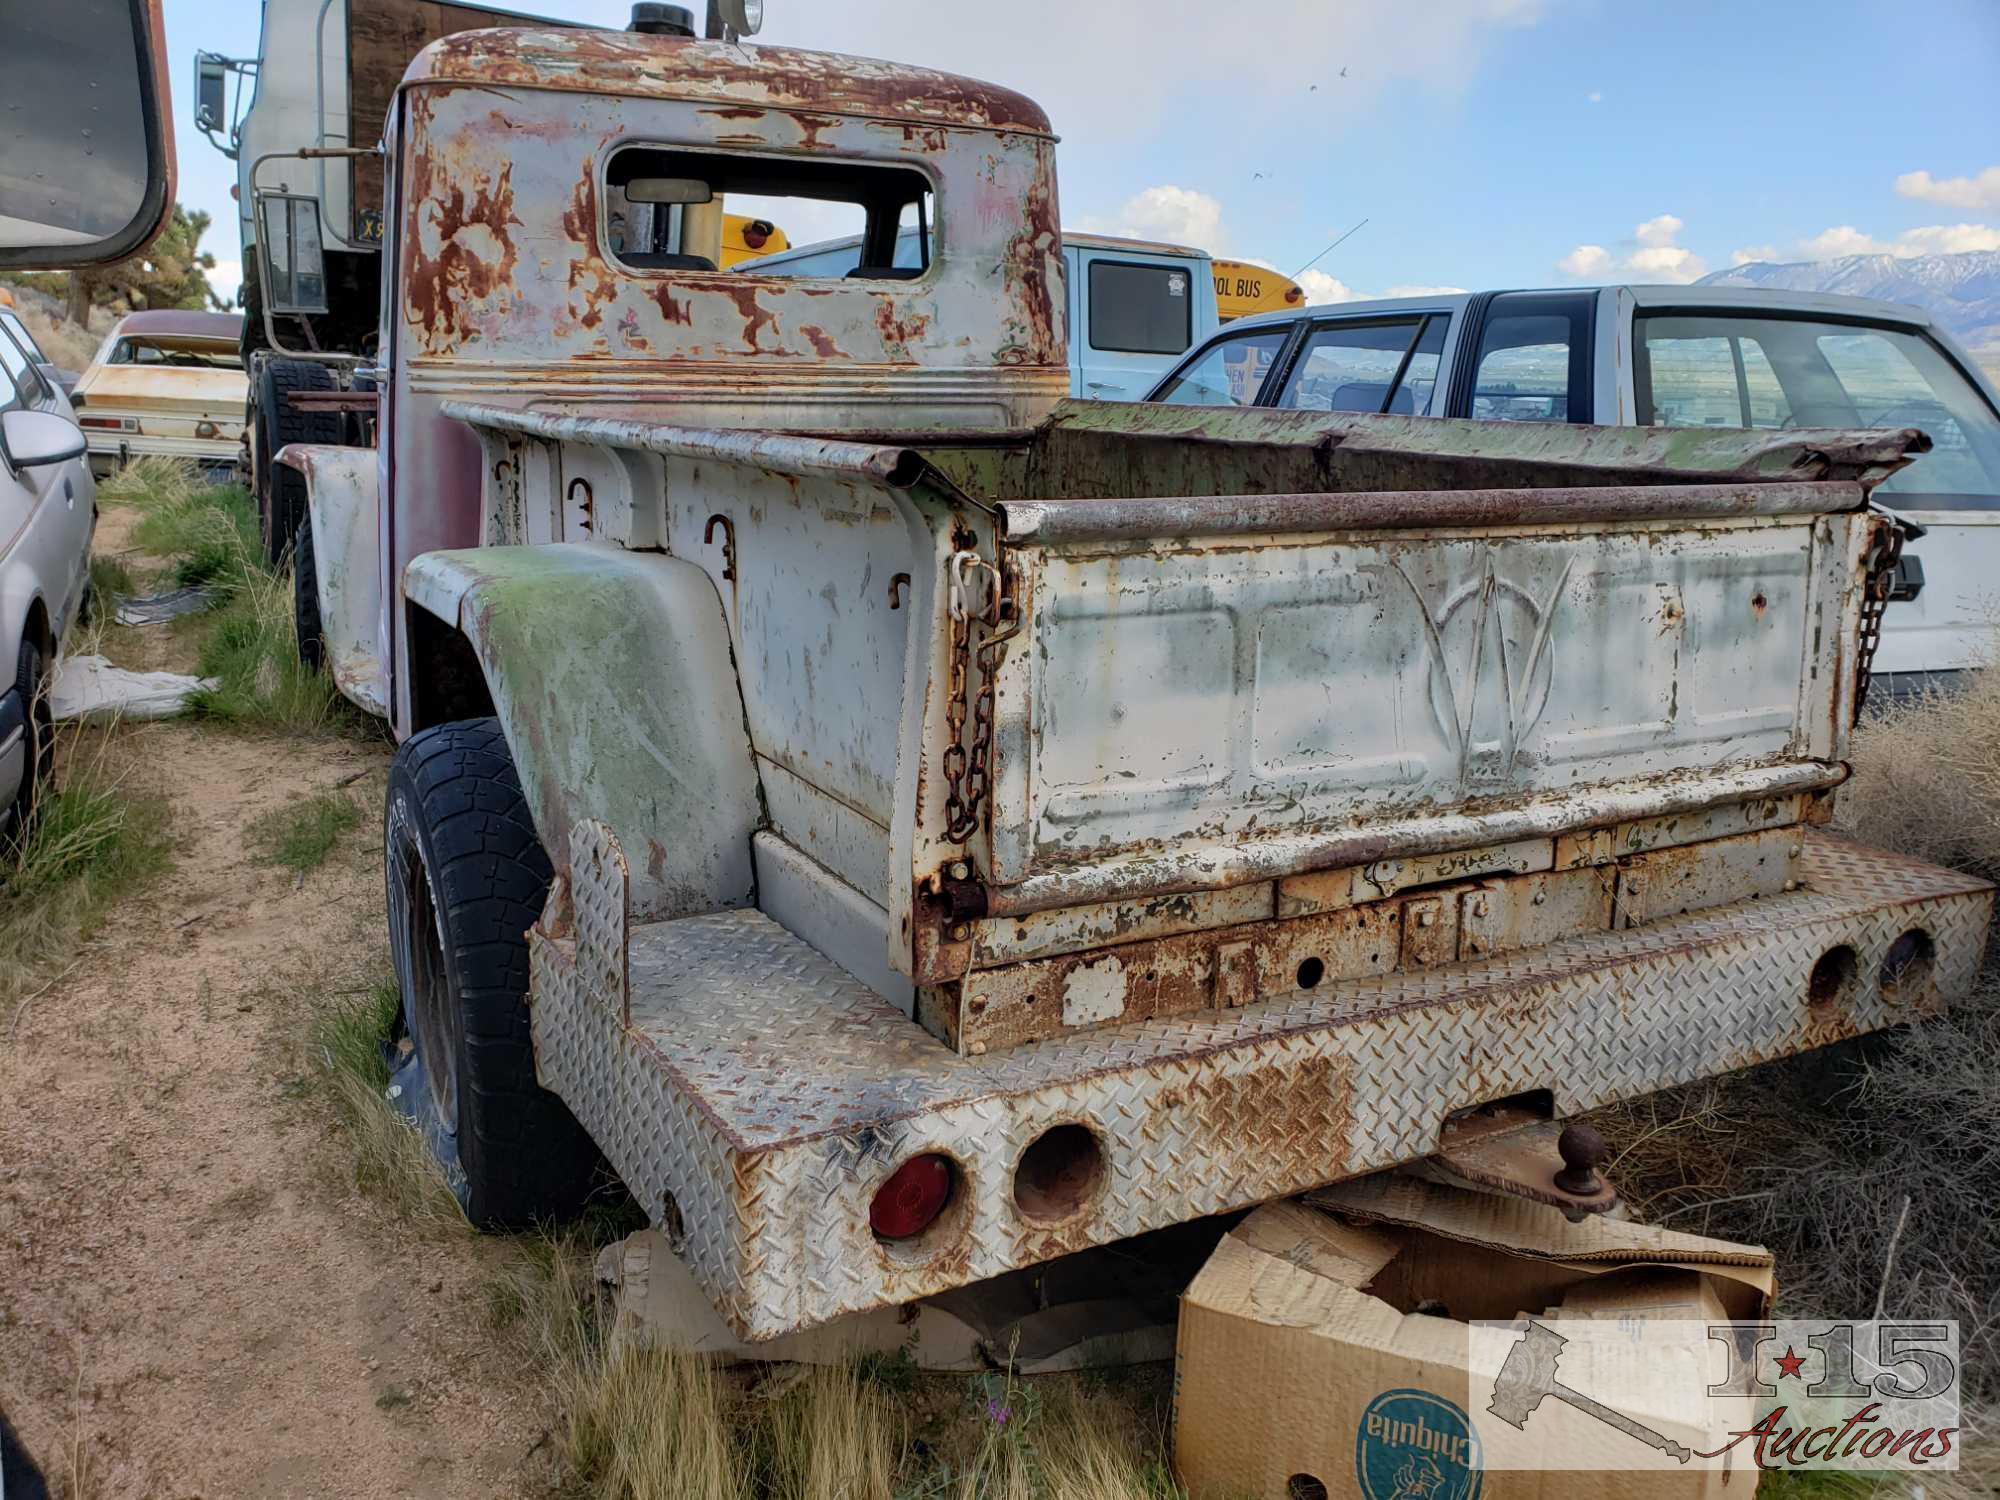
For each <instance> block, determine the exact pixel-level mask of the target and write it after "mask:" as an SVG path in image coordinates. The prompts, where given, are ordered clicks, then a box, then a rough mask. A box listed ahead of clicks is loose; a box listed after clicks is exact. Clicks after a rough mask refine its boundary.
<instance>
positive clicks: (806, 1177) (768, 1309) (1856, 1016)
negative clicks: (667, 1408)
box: [531, 824, 1992, 1339]
mask: <svg viewBox="0 0 2000 1500" xmlns="http://www.w3.org/2000/svg"><path fill="white" fill-rule="evenodd" d="M609 840H610V835H609V832H608V830H604V829H603V827H602V825H596V824H590V825H584V826H583V827H580V828H578V829H577V830H576V836H575V839H574V840H573V843H574V845H575V847H574V848H573V850H572V855H573V858H572V862H571V873H570V881H571V882H573V883H574V885H575V890H574V896H573V903H572V902H571V900H570V898H568V897H566V896H565V886H564V884H563V883H562V882H558V885H557V889H556V893H555V895H554V897H552V902H551V911H550V913H549V915H547V916H545V918H544V920H543V923H542V924H541V925H540V926H538V927H537V928H536V930H535V931H534V933H533V934H531V952H532V964H533V1000H532V1007H533V1018H534V1037H535V1047H536V1056H537V1065H538V1068H539V1071H540V1074H541V1078H542V1081H543V1082H544V1084H545V1085H546V1086H548V1087H549V1088H551V1089H553V1090H554V1091H555V1092H556V1093H557V1094H559V1095H561V1096H562V1097H563V1099H565V1100H566V1101H567V1102H568V1103H569V1105H570V1107H571V1109H572V1110H574V1111H575V1113H576V1116H577V1118H578V1119H579V1120H581V1121H582V1122H583V1124H584V1126H585V1127H586V1128H587V1129H588V1130H589V1131H590V1133H591V1134H592V1135H593V1136H594V1137H596V1139H597V1141H598V1143H599V1145H601V1146H602V1147H603V1149H604V1151H605V1153H606V1155H607V1156H608V1157H609V1158H610V1160H611V1163H612V1165H613V1166H614V1167H616V1168H617V1170H618V1171H619V1173H620V1174H621V1175H622V1176H623V1177H624V1179H625V1182H626V1184H627V1185H628V1186H629V1187H630V1188H631V1189H632V1191H633V1192H634V1193H635V1194H636V1195H637V1196H638V1197H639V1199H640V1201H641V1202H642V1203H644V1204H645V1205H646V1208H647V1210H648V1212H649V1213H650V1214H651V1216H652V1218H653V1220H654V1222H655V1223H659V1224H663V1225H666V1226H667V1227H668V1228H669V1229H670V1231H674V1232H677V1233H678V1234H680V1236H681V1242H680V1245H679V1248H680V1251H681V1253H682V1255H683V1256H684V1257H685V1258H686V1260H687V1262H688V1264H689V1266H690V1267H691V1268H692V1270H693V1272H694V1275H695V1277H696V1278H697V1280H698V1281H699V1282H700V1283H701V1285H702V1286H703V1287H704V1288H705V1289H706V1290H707V1292H708V1293H709V1295H710V1296H711V1297H712V1298H713V1299H714V1300H715V1304H716V1307H717V1309H718V1310H719V1311H720V1312H721V1313H722V1314H723V1316H724V1317H726V1318H727V1319H728V1320H729V1322H730V1323H731V1325H732V1326H734V1327H735V1329H736V1330H737V1331H738V1332H739V1333H741V1334H742V1335H743V1336H744V1337H746V1338H749V1339H764V1338H772V1337H775V1336H777V1335H779V1334H783V1333H787V1332H791V1331H793V1330H796V1329H801V1328H808V1327H812V1326H814V1325H816V1324H819V1323H822V1322H825V1321H827V1320H829V1319H832V1318H835V1317H838V1316H840V1315H842V1314H844V1313H850V1312H857V1311H861V1310H863V1309H867V1308H871V1307H877V1306H881V1305H883V1304H887V1303H897V1302H904V1301H908V1300H910V1299H912V1298H916V1297H921V1296H925V1295H928V1294H930V1293H934V1292H939V1291H943V1290H945V1289H946V1288H949V1287H953V1286H958V1285H962V1284H964V1283H966V1282H969V1281H975V1280H979V1279H981V1278H984V1277H987V1276H992V1275H996V1274H998V1273H1000V1272H1002V1271H1006V1270H1010V1269H1013V1268H1015V1267H1018V1266H1023V1265H1028V1264H1031V1263H1033V1262H1036V1261H1040V1260H1045V1259H1048V1258H1050V1257H1052V1256H1056V1255H1060V1254H1064V1253H1067V1252H1069V1251H1072V1250H1076V1249H1080V1248H1082V1247H1084V1246H1086V1245H1092V1244H1100V1243H1103V1242H1105V1241H1109V1240H1114V1239H1118V1238H1121V1237H1123V1236H1126V1235H1131V1234H1136V1233H1138V1232H1140V1231H1142V1230H1147V1229H1154V1228H1158V1227H1161V1226H1163V1225H1167V1224H1172V1223H1177V1222H1180V1221H1183V1220H1187V1219H1191V1218H1194V1217H1197V1216H1200V1215H1204V1214H1212V1213H1218V1212H1221V1211H1224V1210H1227V1209H1232V1208H1237V1207H1241V1206H1243V1205H1246V1204H1251V1203H1256V1202H1260V1201H1262V1200H1265V1199H1270V1198H1275V1197H1279V1196H1282V1195H1286V1194H1291V1193H1297V1192H1301V1191H1304V1190H1306V1189H1309V1188H1312V1187H1316V1186H1319V1185H1322V1184H1325V1183H1329V1182H1333V1181H1336V1180H1338V1179H1341V1178H1344V1177H1351V1176H1355V1175H1357V1174H1360V1173H1364V1172H1371V1171H1375V1170H1378V1169H1380V1168H1383V1167H1389V1166H1394V1165H1396V1164H1398V1163H1401V1162H1407V1161H1411V1160H1414V1159H1417V1158H1420V1157H1424V1156H1428V1155H1430V1154H1431V1153H1432V1152H1434V1151H1435V1150H1436V1149H1437V1147H1438V1136H1439V1131H1440V1128H1441V1127H1442V1125H1443V1122H1444V1119H1445V1117H1446V1115H1448V1114H1450V1113H1451V1112H1453V1111H1454V1110H1457V1109H1460V1108H1462V1107H1464V1106H1467V1105H1473V1104H1478V1103H1483V1102H1486V1101H1489V1100H1493V1099H1498V1098H1503V1097H1506V1096H1509V1095H1514V1094H1520V1093H1525V1092H1528V1091H1530V1090H1536V1089H1547V1090H1550V1091H1551V1092H1552V1093H1553V1095H1554V1098H1555V1102H1556V1109H1557V1111H1558V1113H1559V1114H1564V1115H1567V1114H1572V1113H1575V1112H1577V1111H1581V1110H1586V1109H1590V1108H1593V1107H1595V1106H1597V1105H1600V1104H1604V1103H1608V1102H1610V1101H1612V1100H1615V1099H1621V1098H1626V1097H1630V1096H1632V1095H1637V1094H1643V1093H1648V1092H1651V1091H1653V1090H1657V1089H1661V1088H1665V1087H1668V1086H1670V1085H1673V1084H1678V1083H1683V1082H1686V1081H1688V1080H1691V1079H1696V1078H1702V1077H1707V1076H1710V1075H1714V1074H1718V1073H1725V1072H1728V1071H1730V1070H1732V1069H1735V1068H1741V1067H1744V1066H1747V1065H1748V1064H1751V1063H1756V1062H1761V1061H1765V1060H1767V1059H1770V1058H1775V1057H1779V1056H1782V1055H1785V1054H1788V1053H1793V1052H1800V1051H1804V1050H1806V1049H1809V1048H1812V1047H1818V1046H1824V1045H1825V1044H1827V1043H1829V1042H1833V1041H1836V1040H1839V1039H1841V1038H1843V1037H1847V1036H1852V1035H1855V1034H1857V1033H1860V1032H1865V1031H1871V1030H1876V1029H1879V1028H1881V1027H1884V1026H1889V1025H1893V1024H1895V1023H1897V1022H1900V1021H1905V1020H1910V1019H1913V1018H1915V1017H1917V1016H1920V1015H1923V1014H1928V1013H1931V1012H1934V1011H1936V1010H1937V1009H1939V1008H1941V1007H1942V1006H1943V1005H1945V1004H1946V1003H1948V1002H1949V1001H1950V1000H1952V999H1954V998H1956V997H1958V996H1960V995H1962V994H1963V993H1964V992H1965V990H1966V988H1967V987H1968V986H1969V984H1970V983H1971V981H1972V978H1973V975H1974V973H1975V971H1976V968H1977V966H1978V963H1979V960H1980V955H1981V952H1982V949H1983V946H1984V940H1985V932H1986V924H1987V920H1988V917H1989V915H1990V909H1991V904H1992V889H1991V887H1989V886H1987V885H1985V884H1983V883H1982V882H1979V881H1976V880H1972V879H1969V878H1967V877H1964V876H1961V875H1956V874H1953V873H1952V872H1950V871H1946V870H1941V869H1937V868H1934V867H1932V866H1929V865H1923V864H1919V863H1917V862H1915V861H1911V860H1906V859H1902V858H1899V857H1897V856H1894V855H1890V854H1885V853H1882V852H1880V851H1876V850H1871V849H1863V848H1861V847H1859V846H1856V845H1853V844H1849V843H1846V842H1844V841H1840V840H1836V839H1831V838H1827V837H1824V836H1821V835H1811V836H1809V838H1808V846H1807V850H1806V854H1805V856H1804V859H1803V861H1802V864H1803V866H1804V869H1803V874H1804V878H1805V880H1806V888H1805V889H1802V890H1799V891H1797V892H1793V893H1790V894H1786V895H1780V896H1773V897H1769V898H1766V899H1764V900H1761V901H1757V902H1754V903H1746V904H1742V905H1737V906H1730V907H1720V908H1716V909H1714V910H1710V911H1704V912H1699V913H1695V914H1692V915H1689V916H1682V917H1676V918H1672V919H1669V920H1665V921H1660V922H1656V923H1652V924H1649V925H1647V926H1644V927H1639V928H1633V929H1628V930H1624V931H1616V932H1605V933H1593V934H1590V935H1588V936H1585V937H1580V938H1574V939H1570V940H1568V941H1565V942H1561V943H1556V944H1553V945H1551V946H1549V947H1546V948H1540V949H1536V950H1533V951H1530V952H1522V953H1511V954H1507V955H1504V956H1502V957H1498V958H1492V959H1487V960H1483V961H1480V962H1476V963H1469V964H1458V965H1453V966H1450V967H1446V968H1442V969H1430V970H1424V971H1421V972H1417V973H1409V974H1396V975H1389V976H1384V977H1381V978H1370V979H1358V980H1348V981H1343V982H1341V983H1338V984H1331V985H1323V986H1321V987H1320V988H1319V989H1316V990H1314V991H1312V992H1311V993H1310V994H1305V993H1301V994H1297V995H1292V996H1287V997H1282V998H1279V999H1274V1000H1267V1001H1265V1002H1262V1003H1260V1004H1256V1005H1251V1006H1247V1007H1245V1008H1243V1009H1240V1010H1227V1011H1206V1012H1201V1013H1198V1014H1195V1015H1191V1016H1180V1017H1175V1018H1171V1019H1166V1020H1159V1021H1152V1022H1146V1023H1141V1024H1137V1025H1132V1026H1127V1027H1120V1028H1115V1029H1110V1030H1103V1031H1093V1032H1089V1033H1085V1034H1082V1035H1078V1036H1074V1037H1066V1038H1058V1039H1054V1040H1051V1041H1047V1042H1042V1043H1036V1044H1031V1045H1027V1046H1022V1047H1018V1048H1014V1049H1012V1050H1009V1051H1006V1052H1002V1053H998V1054H995V1055H992V1056H987V1057H958V1056H955V1055H954V1054H953V1053H952V1052H950V1051H949V1050H947V1049H946V1048H945V1047H944V1046H943V1045H942V1044H941V1043H939V1042H937V1041H935V1040H934V1039H933V1038H932V1037H930V1036H929V1035H928V1034H927V1033H925V1032H924V1031H923V1030H922V1029H921V1028H920V1027H918V1026H917V1025H916V1024H915V1023H914V1022H913V1021H911V1020H909V1019H907V1018H906V1017H905V1016H904V1015H903V1014H902V1013H901V1012H900V1011H898V1010H896V1009H895V1008H894V1007H893V1006H891V1005H889V1004H888V1003H887V1002H886V1001H884V1000H882V999H881V998H879V997H878V996H876V995H875V994H874V993H873V992H872V991H870V990H868V989H866V988H865V987H863V986H862V985H861V984H859V983H857V982H856V981H855V980H853V979H851V978H849V977H848V976H847V974H846V973H844V972H843V971H842V970H840V969H839V968H837V967H835V966H834V965H833V964H832V963H830V962H829V961H828V960H826V959H825V958H822V957H821V956H820V955H819V954H818V953H817V952H816V951H815V950H813V949H812V948H810V947H808V946H807V945H806V944H805V943H803V942H802V941H800V940H799V939H797V938H795V937H793V936H791V935H790V934H789V933H788V932H786V931H785V930H784V929H783V928H781V927H779V926H778V925H777V924H776V923H775V922H772V921H771V920H770V919H769V918H767V917H764V916H762V915H761V914H759V913H757V912H754V911H733V912H724V913H718V914H716V915H713V916H705V917H693V918H687V919H683V920H679V921H673V922H663V923H656V924H651V925H647V926H642V927H638V928H635V929H633V930H631V932H630V934H629V944H628V943H627V942H626V941H625V932H624V924H623V922H622V920H621V919H620V916H619V913H620V912H621V911H622V910H623V903H624V891H623V889H622V881H623V870H624V864H623V860H622V859H621V858H617V857H615V856H616V853H617V851H616V846H615V844H610V843H609ZM558 906H567V907H568V908H569V909H566V910H557V909H556V908H557V907H558ZM1911 929H1921V930H1922V931H1923V932H1924V933H1926V934H1927V935H1928V937H1929V939H1930V944H1931V949H1930V953H1931V957H1930V961H1929V962H1928V963H1925V964H1918V965H1913V966H1911V967H1910V968H1908V969H1905V970H1904V971H1903V975H1902V979H1901V982H1900V983H1897V984H1895V985H1894V986H1892V987H1891V992H1890V993H1888V994H1885V993H1884V987H1883V985H1882V983H1881V981H1880V977H1879V971H1880V969H1881V966H1882V962H1883V959H1884V957H1885V955H1887V953H1888V951H1889V948H1890V945H1891V944H1892V943H1894V942H1895V941H1896V939H1897V938H1898V937H1899V936H1901V935H1902V934H1904V933H1905V932H1908V931H1910V930H1911ZM1842 945H1845V946H1847V947H1848V948H1850V949H1852V951H1853V958H1854V962H1853V964H1852V965H1851V968H1849V967H1848V966H1843V965H1834V966H1831V967H1832V968H1837V969H1840V970H1841V971H1842V972H1844V973H1850V974H1851V977H1850V978H1849V979H1848V980H1847V981H1846V983H1844V984H1843V985H1841V986H1840V987H1839V988H1838V990H1837V992H1833V993H1831V994H1826V993H1825V987H1824V986H1822V990H1823V997H1822V998H1821V999H1820V1000H1818V1001H1813V1000H1811V999H1809V995H1808V986H1809V976H1810V975H1811V973H1812V971H1813V968H1814V965H1815V964H1816V963H1817V962H1818V961H1819V959H1820V958H1821V957H1822V956H1823V955H1825V954H1827V953H1828V952H1829V951H1830V950H1833V949H1835V948H1838V947H1840V946H1842ZM620 949H629V968H628V967H627V965H626V964H625V963H622V962H620V954H619V952H618V950H620ZM1906 951H1907V945H1906ZM592 975H595V976H597V977H596V979H595V981H593V980H592V979H591V978H590V977H589V976H592ZM628 975H629V977H628ZM1066 1123H1081V1124H1083V1125H1086V1126H1088V1127H1089V1128H1090V1129H1091V1130H1092V1131H1093V1132H1094V1133H1095V1134H1096V1136H1097V1138H1098V1141H1099V1142H1100V1144H1101V1146H1102V1148H1103V1153H1104V1159H1105V1170H1104V1173H1103V1175H1102V1177H1101V1178H1100V1180H1099V1182H1098V1184H1097V1186H1096V1189H1095V1191H1094V1193H1093V1194H1092V1195H1091V1196H1090V1197H1089V1198H1088V1200H1087V1201H1086V1202H1085V1203H1084V1204H1083V1205H1082V1207H1081V1208H1080V1209H1078V1210H1077V1211H1076V1212H1074V1213H1072V1214H1071V1215H1070V1216H1069V1217H1067V1218H1066V1219H1064V1220H1062V1221H1060V1222H1056V1223H1040V1224H1038V1223H1032V1222H1029V1221H1028V1220H1026V1219H1025V1218H1024V1217H1023V1216H1022V1214H1021V1213H1020V1211H1019V1210H1018V1209H1017V1207H1016V1205H1015V1202H1014V1197H1013V1174H1014V1170H1015V1166H1016V1164H1017V1162H1018V1161H1019V1160H1020V1158H1021V1155H1022V1153H1023V1151H1024V1150H1025V1149H1026V1148H1027V1147H1028V1145H1029V1144H1030V1143H1031V1142H1032V1141H1034V1140H1035V1139H1036V1137H1038V1136H1039V1135H1041V1134H1042V1133H1043V1132H1044V1131H1046V1130H1048V1129H1050V1128H1051V1127H1052V1126H1055V1125H1058V1124H1066ZM929 1151H936V1152H943V1153H945V1154H946V1155H949V1156H950V1157H952V1158H953V1159H954V1160H955V1161H956V1162H957V1163H958V1165H959V1169H960V1173H959V1185H958V1188H957V1191H956V1193H955V1196H954V1199H953V1202H952V1204H951V1206H950V1207H949V1208H947V1210H946V1211H945V1213H944V1215H943V1217H942V1218H941V1219H940V1220H939V1222H938V1224H937V1225H935V1226H933V1228H932V1229H931V1230H930V1231H927V1232H926V1234H925V1236H923V1237H922V1238H921V1239H920V1240H918V1241H916V1242H915V1243H914V1244H913V1245H903V1246H897V1245H889V1244H884V1243H881V1242H878V1241H877V1240H876V1239H875V1238H874V1236H873V1235H872V1234H871V1233H870V1230H869V1227H868V1204H869V1200H870V1198H871V1197H872V1196H873V1194H874V1192H875V1190H876V1189H877V1188H878V1187H880V1186H881V1184H882V1182H883V1181H884V1180H885V1179H886V1178H887V1177H888V1175H889V1174H890V1172H891V1171H893V1170H894V1168H895V1167H896V1166H897V1165H898V1164H900V1163H901V1162H902V1161H904V1160H905V1159H907V1158H908V1157H909V1156H911V1155H913V1154H915V1153H919V1152H929Z"/></svg>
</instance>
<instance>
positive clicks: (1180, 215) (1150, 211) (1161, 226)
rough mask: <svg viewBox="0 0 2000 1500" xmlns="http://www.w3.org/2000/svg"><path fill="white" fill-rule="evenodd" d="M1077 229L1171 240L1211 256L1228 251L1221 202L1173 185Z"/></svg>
mask: <svg viewBox="0 0 2000 1500" xmlns="http://www.w3.org/2000/svg"><path fill="white" fill-rule="evenodd" d="M1078 227H1079V228H1082V229H1086V230H1094V231H1095V232H1097V233H1099V234H1124V235H1131V236H1132V237H1134V238H1135V239H1142V240H1172V241H1174V242H1175V243H1176V244H1181V245H1193V246H1194V247H1195V248H1196V249H1198V250H1206V251H1208V252H1209V253H1210V254H1211V255H1219V254H1222V253H1223V252H1224V251H1226V250H1228V248H1229V231H1228V230H1227V229H1226V228H1225V227H1224V226H1223V223H1222V204H1221V202H1220V201H1219V200H1218V199H1215V198H1212V197H1210V196H1209V195H1208V194H1207V193H1202V192H1197V191H1195V190H1194V189H1193V188H1184V187H1175V186H1173V185H1172V184H1171V183H1169V184H1164V185H1162V186H1160V187H1149V188H1147V189H1146V190H1145V191H1143V192H1141V193H1137V194H1134V195H1133V196H1132V197H1130V198H1128V199H1126V200H1125V204H1124V206H1123V207H1122V208H1120V209H1119V210H1118V212H1117V213H1116V214H1114V215H1112V216H1111V217H1109V218H1090V217H1086V218H1085V219H1084V220H1083V221H1082V222H1081V224H1080V225H1079V226H1078Z"/></svg>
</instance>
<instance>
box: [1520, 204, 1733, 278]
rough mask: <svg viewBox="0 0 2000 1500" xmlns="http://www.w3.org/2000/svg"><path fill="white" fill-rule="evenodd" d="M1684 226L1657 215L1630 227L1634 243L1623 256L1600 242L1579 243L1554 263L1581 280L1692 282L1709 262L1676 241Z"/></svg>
mask: <svg viewBox="0 0 2000 1500" xmlns="http://www.w3.org/2000/svg"><path fill="white" fill-rule="evenodd" d="M1686 227H1687V226H1686V225H1685V224H1684V223H1682V221H1681V220H1680V219H1679V218H1678V217H1677V216H1676V215H1674V214H1656V215H1654V216H1653V217H1652V218H1650V219H1648V220H1646V221H1645V222H1644V223H1643V224H1637V225H1634V226H1633V229H1632V237H1631V239H1630V240H1628V241H1626V242H1625V243H1626V244H1628V245H1631V246H1633V247H1634V248H1633V249H1631V250H1630V251H1629V252H1627V253H1626V254H1623V255H1619V254H1616V253H1614V252H1612V251H1610V250H1607V249H1606V248H1605V247H1604V246H1602V245H1578V246H1577V247H1576V248H1575V249H1574V250H1572V251H1570V253H1569V254H1567V255H1565V256H1564V257H1563V258H1562V259H1561V260H1559V261H1557V262H1556V269H1557V270H1558V271H1560V272H1562V274H1563V275H1565V276H1574V277H1576V278H1577V279H1578V280H1581V281H1602V280H1608V279H1610V278H1612V277H1613V276H1623V277H1625V278H1628V279H1631V280H1635V281H1672V282H1687V281H1693V280H1695V279H1696V278H1697V277H1699V276H1701V275H1703V274H1704V273H1706V272H1707V270H1708V262H1706V261H1705V260H1703V259H1702V258H1701V257H1700V256H1699V255H1697V254H1695V253H1694V251H1692V250H1690V249H1688V247H1687V246H1685V245H1682V244H1677V243H1676V241H1677V240H1678V239H1679V237H1680V232H1681V230H1683V229H1684V228H1686Z"/></svg>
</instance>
